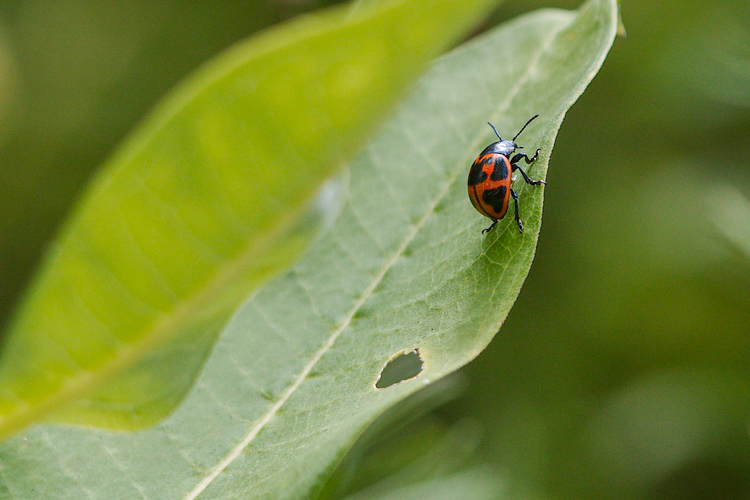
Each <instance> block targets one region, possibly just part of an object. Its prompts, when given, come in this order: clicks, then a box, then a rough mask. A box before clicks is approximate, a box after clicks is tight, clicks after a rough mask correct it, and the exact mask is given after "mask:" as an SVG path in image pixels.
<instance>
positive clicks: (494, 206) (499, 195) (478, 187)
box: [469, 115, 547, 234]
mask: <svg viewBox="0 0 750 500" xmlns="http://www.w3.org/2000/svg"><path fill="white" fill-rule="evenodd" d="M538 117H539V115H534V116H532V117H531V119H530V120H529V121H527V122H526V125H524V126H523V127H521V130H519V131H518V133H517V134H516V135H515V137H513V139H511V140H509V141H508V140H505V141H504V140H503V138H502V137H500V134H498V133H497V129H496V128H495V126H494V125H493V124H491V123H489V122H487V124H488V125H489V126H490V127H492V130H494V131H495V135H496V136H497V138H498V139H500V140H499V141H497V142H493V143H492V144H490V145H489V146H487V147H486V148H484V151H482V152H481V153H479V156H477V159H476V160H474V163H473V164H472V165H471V169H470V170H469V199H470V200H471V204H472V205H474V208H476V209H477V211H478V212H479V213H480V214H482V215H484V216H485V217H489V218H490V219H492V225H491V226H490V227H488V228H487V229H484V230H482V234H484V233H489V232H490V231H492V230H493V229H495V226H496V225H497V221H499V220H500V219H502V218H503V217H505V213H506V212H507V211H508V204H509V202H510V197H511V196H512V197H513V203H514V204H515V207H516V224H518V231H519V232H520V233H523V222H521V216H520V215H519V213H518V195H517V194H516V192H515V191H514V190H513V188H511V182H513V177H512V176H513V172H515V171H516V170H518V171H519V172H521V175H522V176H523V180H524V181H526V183H527V184H531V185H532V186H539V185H541V184H547V183H546V182H544V181H541V180H540V181H534V180H531V179H529V176H528V175H526V172H524V171H523V169H522V168H521V167H520V166H519V165H518V162H519V161H521V160H525V161H526V164H527V165H531V164H532V163H534V162H535V161H536V159H537V158H538V157H539V151H540V150H539V149H537V150H536V153H534V156H532V157H531V158H529V157H528V156H527V155H526V154H525V153H517V154H515V155H513V153H515V152H516V149H523V146H519V145H518V144H516V139H517V138H518V136H519V135H521V132H523V131H524V129H525V128H526V127H527V126H528V125H529V123H531V122H532V121H534V120H535V119H536V118H538ZM511 155H513V157H511Z"/></svg>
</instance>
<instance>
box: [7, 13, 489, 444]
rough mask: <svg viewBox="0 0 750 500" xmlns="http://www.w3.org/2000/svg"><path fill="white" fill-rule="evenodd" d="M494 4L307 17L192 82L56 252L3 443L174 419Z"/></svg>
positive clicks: (16, 371) (112, 173)
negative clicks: (58, 429) (367, 149)
mask: <svg viewBox="0 0 750 500" xmlns="http://www.w3.org/2000/svg"><path fill="white" fill-rule="evenodd" d="M492 3H493V0H469V1H466V2H461V3H458V2H454V1H452V0H427V1H425V0H387V1H383V2H369V3H368V4H367V5H359V6H357V7H356V8H351V9H350V8H348V7H347V8H339V9H335V10H332V11H328V12H325V13H322V14H319V15H314V16H307V17H304V18H301V19H300V20H297V21H295V22H291V23H289V24H287V25H283V26H280V27H278V28H275V29H272V30H270V31H268V32H266V33H264V34H262V35H261V36H258V37H255V38H252V39H250V40H248V41H247V42H245V43H242V44H239V45H238V46H236V47H234V48H233V49H232V50H230V51H229V52H228V53H226V54H224V55H222V56H220V57H218V58H217V59H216V60H214V61H212V62H211V63H210V64H208V65H207V67H205V68H204V69H203V70H201V71H199V72H198V73H197V74H196V75H194V76H193V77H192V78H189V79H188V80H187V81H186V82H184V83H183V84H182V85H181V87H180V88H178V89H177V91H176V92H175V93H174V94H173V95H172V96H171V97H170V98H169V99H167V100H166V101H165V102H164V103H163V104H162V105H161V106H160V107H159V108H158V109H157V110H156V111H155V112H154V114H153V115H152V116H151V118H150V119H149V120H147V121H146V123H145V124H144V125H143V126H142V127H141V128H140V129H139V130H138V131H137V132H136V134H135V135H134V136H133V137H132V138H131V140H130V141H128V142H127V143H126V144H125V145H124V146H123V147H122V148H121V149H120V150H119V151H118V152H117V153H116V154H115V155H114V157H113V158H112V159H111V161H110V162H109V163H108V164H107V165H105V166H104V168H103V169H102V171H101V172H100V175H99V176H98V178H97V179H96V180H95V182H94V183H93V184H92V186H90V188H89V189H88V191H87V193H86V194H85V196H84V198H83V200H82V201H81V203H80V205H79V207H78V209H77V210H76V211H75V213H74V214H73V216H72V217H71V219H70V220H69V221H68V223H67V224H66V227H65V228H64V231H63V233H62V235H61V237H60V239H59V241H58V242H57V243H56V244H55V245H54V247H53V248H52V249H51V251H50V252H49V256H48V258H47V262H46V265H45V266H44V268H43V269H42V271H41V272H40V273H39V275H38V276H37V279H36V281H35V284H34V285H33V286H32V288H31V290H30V293H29V294H28V297H27V299H26V301H25V303H24V305H23V307H22V308H21V310H20V313H19V314H18V316H17V318H16V320H15V322H14V324H13V326H12V327H11V329H10V331H9V334H8V338H7V341H6V344H5V346H4V350H3V352H2V359H1V362H0V437H2V436H7V435H8V434H9V433H12V432H14V431H15V430H17V429H19V428H21V427H23V426H25V425H28V424H29V423H31V422H34V421H37V420H39V419H40V418H46V419H48V420H54V421H63V422H74V423H87V424H92V425H98V426H103V427H110V428H121V429H133V428H140V427H143V426H146V425H149V424H152V423H154V422H155V421H156V420H158V419H160V418H162V417H164V416H165V415H166V414H168V413H169V412H170V411H172V410H173V409H174V407H175V406H176V404H177V403H178V402H179V401H180V400H181V399H182V398H183V397H184V395H185V394H186V392H187V391H188V390H189V388H190V387H191V386H192V384H193V382H194V380H195V377H196V376H197V374H198V372H199V370H200V368H201V367H202V365H203V363H204V361H205V359H206V356H207V355H208V353H209V352H210V349H211V347H212V346H213V343H214V341H215V339H216V336H217V335H218V333H219V331H220V330H221V328H222V327H223V326H224V325H225V324H226V321H227V319H228V318H229V316H230V314H231V313H232V312H233V311H234V310H235V308H236V306H237V305H238V303H239V302H240V301H241V300H242V299H243V298H245V297H247V295H248V294H249V293H250V292H251V291H252V290H253V289H254V288H255V287H256V286H258V285H259V284H260V283H262V282H264V281H265V280H267V279H268V277H269V276H271V275H273V274H277V273H278V271H279V270H281V269H285V268H286V267H288V266H289V264H290V263H291V262H293V261H294V259H295V258H296V257H297V256H298V255H299V254H300V252H301V251H302V249H303V248H305V247H306V246H307V244H308V242H309V240H310V236H311V235H313V234H314V232H315V231H314V230H315V227H316V225H317V223H318V222H319V221H320V220H321V218H324V217H325V216H326V213H327V212H330V204H328V205H326V204H322V205H321V204H320V203H318V204H315V202H314V201H313V199H314V197H315V195H316V192H317V191H318V188H319V187H320V186H321V183H322V182H323V181H324V180H325V179H326V178H327V177H328V176H330V174H331V173H332V172H334V171H336V170H337V169H339V168H340V167H341V166H342V164H343V163H344V161H345V160H346V159H348V158H349V156H350V155H351V154H352V153H353V152H354V151H355V149H356V147H357V145H359V144H361V143H362V142H364V141H363V137H364V136H365V135H366V133H367V131H368V130H370V129H372V128H373V124H374V123H375V122H376V121H377V119H378V118H380V117H381V116H382V115H383V114H384V113H385V112H386V111H387V110H388V109H389V108H390V107H391V105H392V104H393V103H394V102H395V101H396V99H397V98H398V97H400V96H401V95H402V93H403V91H404V87H405V86H406V85H408V84H410V83H411V82H412V80H413V79H414V78H415V77H416V76H417V74H418V72H419V71H420V69H421V68H423V67H424V65H425V64H426V63H427V61H429V60H430V58H431V57H433V56H434V55H435V54H436V53H437V52H438V51H439V50H441V49H442V48H444V47H445V46H446V45H447V44H449V43H451V42H452V41H454V40H455V39H456V37H457V36H459V35H460V34H461V33H462V32H464V31H466V30H467V29H468V28H470V27H472V26H473V25H474V23H475V22H476V20H477V19H478V17H479V15H480V14H481V13H482V12H484V11H486V10H487V8H488V6H490V5H491V4H492ZM311 204H312V206H311ZM321 206H322V207H323V208H321ZM325 207H328V209H327V210H326V208H325Z"/></svg>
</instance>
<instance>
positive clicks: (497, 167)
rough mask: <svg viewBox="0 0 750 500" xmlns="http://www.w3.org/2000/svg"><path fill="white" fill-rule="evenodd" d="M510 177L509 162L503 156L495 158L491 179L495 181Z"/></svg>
mask: <svg viewBox="0 0 750 500" xmlns="http://www.w3.org/2000/svg"><path fill="white" fill-rule="evenodd" d="M507 178H508V162H507V161H506V160H505V158H503V157H502V156H501V157H500V158H497V159H496V160H495V164H494V165H493V169H492V175H490V179H491V180H493V181H501V180H503V179H507Z"/></svg>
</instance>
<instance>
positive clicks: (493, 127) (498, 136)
mask: <svg viewBox="0 0 750 500" xmlns="http://www.w3.org/2000/svg"><path fill="white" fill-rule="evenodd" d="M487 125H489V126H490V127H492V130H494V131H495V135H496V136H497V138H498V139H500V140H501V141H502V140H503V138H502V137H500V134H498V133H497V129H496V128H495V126H494V125H493V124H491V123H490V122H487Z"/></svg>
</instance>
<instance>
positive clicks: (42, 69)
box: [0, 0, 750, 499]
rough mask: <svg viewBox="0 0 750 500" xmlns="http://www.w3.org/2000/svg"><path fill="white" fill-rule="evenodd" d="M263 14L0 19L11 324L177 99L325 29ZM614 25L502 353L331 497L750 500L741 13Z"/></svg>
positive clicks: (101, 10)
mask: <svg viewBox="0 0 750 500" xmlns="http://www.w3.org/2000/svg"><path fill="white" fill-rule="evenodd" d="M252 4H253V2H248V3H246V4H240V3H235V2H213V3H211V4H199V3H195V4H190V5H187V6H186V5H183V4H180V5H178V4H157V6H156V8H155V7H154V5H153V4H152V3H151V2H127V3H122V4H109V3H107V4H101V5H96V6H94V5H92V4H89V3H85V2H67V3H66V4H65V6H62V5H63V4H59V6H56V5H58V4H53V3H50V2H9V1H6V2H3V3H2V4H0V93H1V94H2V95H4V96H5V95H7V96H10V98H9V99H6V98H3V99H0V148H1V149H0V150H1V151H2V153H1V154H0V261H1V262H2V267H1V268H0V287H1V289H0V315H1V316H0V317H1V318H2V320H1V321H2V322H7V318H8V315H9V312H10V308H11V307H12V305H13V303H14V302H15V301H16V300H17V298H18V296H19V294H20V291H21V289H22V287H23V286H24V284H25V283H26V282H27V280H28V279H29V276H30V273H31V270H32V268H33V266H34V264H35V263H36V262H37V261H38V259H39V258H40V255H41V252H42V250H43V248H44V244H45V243H46V242H47V241H48V240H49V239H50V238H51V237H52V235H53V232H54V230H55V228H56V227H57V225H58V224H59V222H60V220H61V218H62V216H63V215H64V214H65V213H66V211H67V210H68V208H69V206H70V204H71V203H72V200H73V199H74V197H75V195H76V193H77V191H78V189H80V187H81V186H82V185H83V183H84V182H85V181H86V179H87V178H88V176H89V175H90V174H91V172H92V171H93V169H94V168H96V167H97V166H98V165H99V164H100V163H101V162H102V160H103V159H104V158H105V156H106V155H107V154H108V153H109V152H110V151H111V150H112V148H113V146H114V145H115V144H116V143H117V142H118V141H119V140H120V139H121V138H122V137H123V135H124V134H125V133H126V132H127V131H128V130H130V129H131V128H132V127H133V126H134V124H135V123H136V122H137V121H138V120H139V119H140V118H141V117H142V115H143V114H144V113H145V112H146V111H147V110H148V109H149V108H150V107H151V106H152V105H153V104H154V102H155V101H156V100H157V99H159V98H160V97H161V96H162V95H163V94H164V92H165V91H166V90H167V89H168V88H170V87H171V86H172V85H173V84H174V83H175V82H176V81H178V80H179V79H180V78H181V77H183V76H184V75H185V74H186V73H187V72H189V71H190V70H191V69H192V68H194V67H195V66H196V65H197V64H198V63H200V62H201V61H203V60H205V59H207V58H210V57H211V56H212V55H214V54H215V53H216V52H217V51H218V50H220V49H221V48H223V47H225V46H227V45H229V44H230V43H232V42H233V41H235V40H238V39H240V38H242V37H244V36H247V35H248V34H249V33H251V32H253V31H255V30H256V29H258V28H260V27H262V26H266V25H269V24H272V23H274V22H277V21H279V20H281V19H283V18H286V17H289V16H292V15H294V14H296V13H298V12H299V11H301V10H303V9H314V8H317V7H319V6H320V3H317V2H311V3H301V4H300V3H294V4H292V3H275V4H273V3H271V4H268V5H269V6H268V10H267V12H265V14H264V15H261V16H259V15H258V13H257V11H256V8H255V6H252ZM289 5H295V7H294V8H292V7H289ZM543 6H561V7H566V8H574V7H576V6H577V3H573V2H545V3H542V2H536V1H533V2H532V1H528V2H516V3H511V2H508V3H507V4H506V6H505V8H504V9H503V10H501V11H500V12H498V13H497V14H496V20H497V21H500V20H503V19H507V18H510V17H513V16H515V15H516V14H518V13H520V12H523V11H527V10H531V9H533V8H538V7H543ZM243 9H245V10H244V11H243ZM622 15H623V20H624V23H625V26H626V28H627V33H628V36H627V38H624V39H619V40H618V41H617V42H616V43H615V46H614V48H613V50H612V52H611V53H610V56H609V58H608V59H607V61H606V62H605V65H604V67H603V69H602V71H601V73H600V74H599V75H598V76H597V77H596V78H595V79H594V83H593V84H592V85H591V86H590V87H589V89H588V91H587V92H586V93H585V94H584V95H583V97H582V98H581V99H580V100H579V102H578V103H577V104H576V105H575V106H574V107H573V108H572V109H571V110H570V112H569V113H568V116H567V118H566V120H565V122H564V123H563V127H562V129H561V132H560V135H559V136H558V138H557V141H556V148H555V150H554V152H553V154H552V158H551V160H550V166H551V168H550V170H549V176H548V178H547V180H548V183H549V185H548V188H547V189H546V203H545V213H544V218H543V225H542V232H541V236H540V240H539V246H538V250H537V257H536V260H535V263H534V265H533V267H532V271H531V274H530V275H529V278H528V280H527V282H526V285H525V287H524V288H523V290H522V293H521V296H520V297H519V300H518V301H517V303H516V305H515V307H514V308H513V310H512V312H511V314H510V316H509V318H508V321H507V322H506V324H505V325H504V327H503V329H502V330H501V332H500V334H499V335H498V336H497V338H496V339H495V340H494V341H493V343H492V344H491V345H490V347H489V348H488V349H487V351H485V352H484V353H483V354H482V355H481V356H479V358H478V359H477V360H476V361H475V362H474V363H472V364H470V365H469V366H468V367H466V368H465V369H464V370H462V371H461V372H459V373H458V374H457V375H456V376H454V377H453V378H451V379H449V380H447V381H446V382H445V383H444V384H442V385H441V386H440V387H436V388H433V389H432V391H431V392H430V393H427V394H425V393H420V394H418V395H417V396H415V397H414V398H413V400H412V401H411V402H410V404H412V405H414V407H415V408H418V409H419V410H420V411H417V410H415V411H412V412H410V413H409V414H410V415H411V416H412V417H413V419H412V420H411V423H410V424H408V426H407V427H403V425H404V424H403V421H404V418H403V414H402V413H395V412H404V410H403V409H400V410H399V409H396V410H394V412H391V414H390V415H386V416H385V417H384V418H383V419H382V422H381V424H380V425H381V427H376V428H375V429H371V430H370V433H369V434H370V437H369V438H368V437H367V436H365V437H363V439H362V441H361V444H360V446H359V447H358V448H357V449H355V450H353V451H352V452H351V453H350V454H349V456H348V457H347V458H346V459H345V460H344V464H343V466H342V467H341V469H340V472H339V474H338V475H337V477H336V478H335V480H334V481H333V482H331V484H330V485H329V488H328V489H327V490H326V491H325V492H324V495H329V496H330V497H338V496H342V495H346V494H347V493H349V492H352V491H355V490H357V489H359V488H362V487H367V486H369V489H368V490H365V493H361V494H360V495H359V497H367V492H368V491H369V492H370V495H371V496H377V495H379V494H380V493H379V492H381V491H383V489H388V488H390V489H391V490H393V489H397V488H402V490H400V491H402V492H404V491H406V490H407V489H408V488H417V485H420V486H421V487H422V488H424V490H422V491H423V492H424V491H443V492H444V491H446V490H450V488H451V487H452V488H455V489H457V490H460V489H461V488H468V487H470V486H471V487H473V488H476V489H477V491H479V490H482V487H483V486H487V488H486V489H485V490H482V491H485V492H491V493H487V494H488V495H491V496H489V497H490V498H491V497H496V496H497V497H503V498H567V497H569V498H592V497H595V498H623V499H625V498H654V499H661V498H664V499H666V498H677V497H679V498H695V499H699V498H746V497H747V496H748V494H750V486H749V485H750V440H749V439H748V424H749V423H750V411H749V410H750V404H749V403H748V401H749V398H748V396H750V378H749V377H748V368H750V366H749V365H750V338H748V335H747V332H748V331H749V330H750V328H749V327H750V320H749V318H750V315H749V314H748V311H750V307H749V306H750V252H749V251H748V247H749V245H748V240H749V239H750V238H748V237H747V235H748V227H750V208H748V207H750V203H749V202H748V201H747V200H748V199H749V198H750V174H749V173H748V168H747V167H748V157H750V155H749V153H750V28H748V26H750V6H748V3H747V2H746V1H744V0H735V1H731V0H726V1H723V2H719V3H717V2H711V1H708V0H689V1H678V0H669V1H664V2H653V1H646V0H631V1H626V2H625V3H624V4H623V5H622ZM92 40H94V41H95V43H92ZM82 51H95V53H85V54H82ZM81 61H86V63H85V64H84V63H81ZM467 203H468V200H467ZM459 390H462V392H461V395H460V396H459V397H457V398H455V397H449V395H452V394H455V393H456V392H457V391H459ZM420 398H421V399H420ZM446 398H448V399H452V400H451V401H448V402H445V401H444V400H445V399H446ZM426 408H434V409H433V410H432V411H429V412H427V411H426ZM393 422H401V424H400V427H399V425H396V424H394V423H393ZM373 435H375V436H377V438H373V437H372V436H373ZM384 436H387V438H384ZM373 443H376V444H373ZM404 464H408V465H407V466H406V469H403V468H402V466H403V465H404ZM397 470H400V471H401V472H400V473H396V472H395V471H397ZM391 472H393V474H390V473H391ZM498 484H500V485H501V488H499V489H498V488H497V485H498ZM430 488H432V489H430ZM412 491H413V490H412ZM462 491H463V490H462ZM406 497H407V496H406V494H403V495H402V496H400V498H406Z"/></svg>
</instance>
